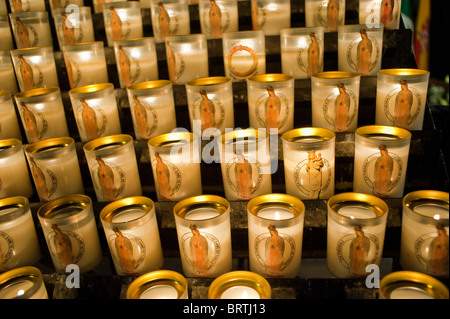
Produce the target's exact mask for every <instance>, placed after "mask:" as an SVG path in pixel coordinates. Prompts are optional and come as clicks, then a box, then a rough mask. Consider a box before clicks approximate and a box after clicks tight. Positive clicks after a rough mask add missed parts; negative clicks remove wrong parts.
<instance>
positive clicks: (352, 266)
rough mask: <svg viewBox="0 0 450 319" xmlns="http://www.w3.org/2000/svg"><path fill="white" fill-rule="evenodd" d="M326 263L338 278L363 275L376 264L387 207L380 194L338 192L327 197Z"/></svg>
mask: <svg viewBox="0 0 450 319" xmlns="http://www.w3.org/2000/svg"><path fill="white" fill-rule="evenodd" d="M327 207H328V215H327V266H328V269H329V270H330V271H331V272H332V273H333V274H334V275H335V276H336V277H338V278H349V277H366V276H367V275H368V272H366V267H367V266H368V265H370V264H374V265H377V266H378V267H379V266H380V263H381V257H382V254H383V244H384V237H385V232H386V221H387V216H388V211H389V207H388V205H387V204H386V203H385V202H384V201H383V200H382V199H380V198H378V197H376V196H373V195H369V194H362V193H341V194H337V195H334V196H333V197H331V198H330V199H329V200H328V204H327Z"/></svg>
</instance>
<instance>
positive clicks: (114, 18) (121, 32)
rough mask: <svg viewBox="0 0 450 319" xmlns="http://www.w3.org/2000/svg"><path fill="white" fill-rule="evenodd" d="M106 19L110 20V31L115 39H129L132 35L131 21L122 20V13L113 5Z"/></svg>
mask: <svg viewBox="0 0 450 319" xmlns="http://www.w3.org/2000/svg"><path fill="white" fill-rule="evenodd" d="M106 20H107V21H109V27H110V32H111V36H112V40H113V41H119V40H124V39H127V38H128V37H129V36H130V33H131V28H130V22H129V21H122V19H121V18H120V15H119V14H118V13H117V11H116V9H115V8H114V7H113V6H110V7H109V11H108V12H106Z"/></svg>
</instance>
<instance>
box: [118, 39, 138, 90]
mask: <svg viewBox="0 0 450 319" xmlns="http://www.w3.org/2000/svg"><path fill="white" fill-rule="evenodd" d="M118 50H119V61H118V62H119V68H118V69H119V72H120V77H121V79H122V82H123V84H124V85H125V86H129V85H131V84H133V83H135V82H136V80H137V78H138V77H139V76H140V75H141V65H140V63H139V59H135V58H130V56H129V55H128V54H127V53H126V52H125V51H126V49H125V48H123V47H122V46H121V45H119V47H118Z"/></svg>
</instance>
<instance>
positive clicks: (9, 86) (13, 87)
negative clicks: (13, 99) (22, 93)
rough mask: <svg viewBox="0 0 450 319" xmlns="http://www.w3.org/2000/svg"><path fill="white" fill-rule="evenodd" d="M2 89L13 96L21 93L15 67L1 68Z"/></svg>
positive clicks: (0, 83)
mask: <svg viewBox="0 0 450 319" xmlns="http://www.w3.org/2000/svg"><path fill="white" fill-rule="evenodd" d="M0 88H1V89H2V90H8V91H9V92H11V95H14V94H16V93H17V92H19V89H18V87H17V81H16V73H15V72H14V67H13V66H12V64H11V65H8V66H2V67H0Z"/></svg>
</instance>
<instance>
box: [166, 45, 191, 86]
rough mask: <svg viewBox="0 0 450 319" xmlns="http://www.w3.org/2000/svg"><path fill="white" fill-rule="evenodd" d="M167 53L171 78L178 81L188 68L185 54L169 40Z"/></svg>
mask: <svg viewBox="0 0 450 319" xmlns="http://www.w3.org/2000/svg"><path fill="white" fill-rule="evenodd" d="M166 55H167V68H168V71H169V78H170V80H171V81H172V82H174V83H176V82H177V80H178V79H179V78H180V77H181V76H182V75H183V73H184V70H185V69H186V64H185V62H184V58H183V55H182V54H180V53H179V52H178V50H177V49H174V48H173V47H172V46H171V45H170V43H169V41H167V42H166Z"/></svg>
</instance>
